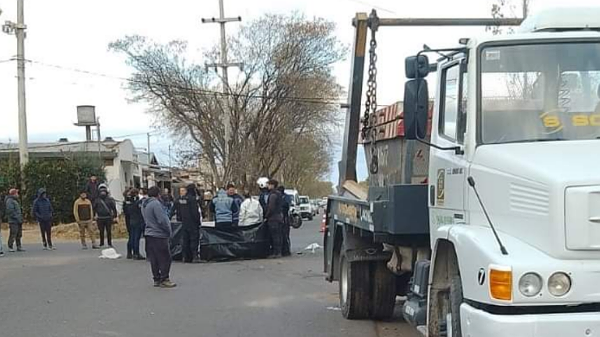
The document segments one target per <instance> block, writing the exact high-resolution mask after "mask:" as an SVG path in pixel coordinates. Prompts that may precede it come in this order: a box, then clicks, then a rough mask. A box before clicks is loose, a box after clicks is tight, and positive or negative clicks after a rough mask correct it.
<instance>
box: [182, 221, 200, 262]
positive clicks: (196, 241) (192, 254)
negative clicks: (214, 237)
mask: <svg viewBox="0 0 600 337" xmlns="http://www.w3.org/2000/svg"><path fill="white" fill-rule="evenodd" d="M182 230H183V233H182V236H183V243H182V245H181V249H182V255H183V262H192V261H193V260H194V259H197V258H198V245H200V229H199V228H198V225H193V226H187V225H183V228H182Z"/></svg>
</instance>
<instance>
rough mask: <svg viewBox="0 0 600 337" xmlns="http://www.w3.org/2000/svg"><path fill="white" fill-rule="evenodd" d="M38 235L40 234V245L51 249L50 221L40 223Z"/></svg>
mask: <svg viewBox="0 0 600 337" xmlns="http://www.w3.org/2000/svg"><path fill="white" fill-rule="evenodd" d="M40 233H42V243H43V244H44V247H47V246H50V247H52V221H51V220H43V221H40Z"/></svg>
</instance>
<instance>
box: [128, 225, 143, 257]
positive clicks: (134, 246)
mask: <svg viewBox="0 0 600 337" xmlns="http://www.w3.org/2000/svg"><path fill="white" fill-rule="evenodd" d="M128 230H129V240H128V241H127V254H129V253H132V254H133V255H140V239H141V238H142V226H141V225H137V226H135V225H132V226H129V228H128Z"/></svg>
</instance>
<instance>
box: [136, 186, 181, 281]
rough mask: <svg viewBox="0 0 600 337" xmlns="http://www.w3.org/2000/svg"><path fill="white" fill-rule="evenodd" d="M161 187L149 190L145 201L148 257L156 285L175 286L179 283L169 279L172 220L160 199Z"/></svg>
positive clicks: (144, 211)
mask: <svg viewBox="0 0 600 337" xmlns="http://www.w3.org/2000/svg"><path fill="white" fill-rule="evenodd" d="M159 195H160V189H159V188H158V187H156V186H154V187H151V188H150V189H149V190H148V198H147V199H145V200H144V201H143V206H142V215H143V217H144V222H145V223H146V228H145V230H144V237H145V238H146V257H147V258H148V260H150V266H151V268H152V278H153V279H154V286H155V287H161V288H174V287H176V286H177V285H176V284H175V283H173V282H171V280H170V279H169V272H170V270H171V250H170V248H169V239H170V237H171V235H172V229H171V221H170V220H169V217H168V216H167V214H166V213H165V211H164V209H163V204H162V202H161V201H160V196H159Z"/></svg>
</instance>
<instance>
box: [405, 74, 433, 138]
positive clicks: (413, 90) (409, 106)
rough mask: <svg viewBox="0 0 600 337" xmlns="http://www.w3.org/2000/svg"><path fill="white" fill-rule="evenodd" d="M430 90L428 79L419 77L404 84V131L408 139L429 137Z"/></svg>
mask: <svg viewBox="0 0 600 337" xmlns="http://www.w3.org/2000/svg"><path fill="white" fill-rule="evenodd" d="M428 113H429V91H428V89H427V81H426V80H424V79H422V78H417V79H414V80H410V81H408V82H406V84H405V85H404V133H405V136H406V139H425V137H427V117H428Z"/></svg>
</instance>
